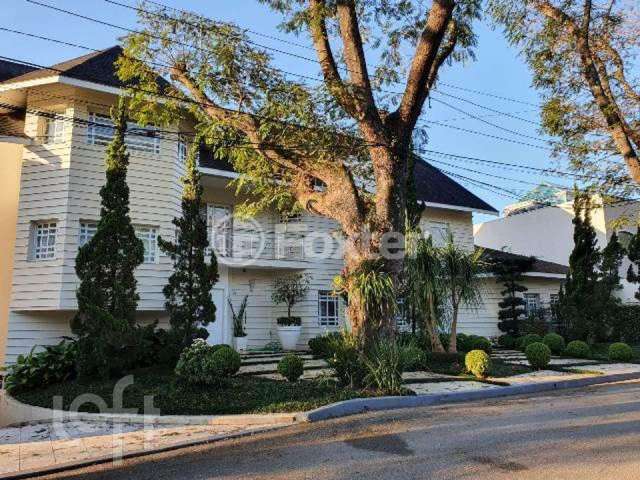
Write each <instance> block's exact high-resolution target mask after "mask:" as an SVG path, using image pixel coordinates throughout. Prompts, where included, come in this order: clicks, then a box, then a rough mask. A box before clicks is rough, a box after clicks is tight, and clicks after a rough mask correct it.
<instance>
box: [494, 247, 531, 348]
mask: <svg viewBox="0 0 640 480" xmlns="http://www.w3.org/2000/svg"><path fill="white" fill-rule="evenodd" d="M534 263H535V258H534V257H521V256H507V257H501V256H500V257H498V258H497V259H496V260H494V261H492V262H491V271H492V272H493V274H494V275H495V276H496V282H497V283H500V284H502V285H503V286H504V290H502V291H501V292H500V294H501V295H502V300H501V301H500V302H499V303H498V306H499V307H500V310H499V311H498V319H499V320H500V322H499V323H498V328H499V329H500V331H502V332H505V333H507V334H509V335H512V336H514V337H517V336H518V335H519V334H520V322H521V320H522V319H523V318H524V317H525V315H526V310H525V308H524V307H525V301H524V299H523V298H522V296H521V295H519V294H521V293H523V292H526V291H527V290H528V289H527V287H525V286H524V285H522V283H521V282H522V281H523V279H524V277H523V275H524V274H525V273H526V272H528V271H530V270H531V269H532V268H533V264H534Z"/></svg>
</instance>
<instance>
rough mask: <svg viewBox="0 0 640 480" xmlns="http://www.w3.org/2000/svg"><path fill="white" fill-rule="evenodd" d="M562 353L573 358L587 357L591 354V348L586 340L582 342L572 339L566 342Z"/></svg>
mask: <svg viewBox="0 0 640 480" xmlns="http://www.w3.org/2000/svg"><path fill="white" fill-rule="evenodd" d="M564 354H565V355H566V356H567V357H573V358H589V357H590V356H591V349H590V348H589V345H588V344H587V343H586V342H583V341H582V340H573V341H572V342H569V343H568V344H567V348H565V350H564Z"/></svg>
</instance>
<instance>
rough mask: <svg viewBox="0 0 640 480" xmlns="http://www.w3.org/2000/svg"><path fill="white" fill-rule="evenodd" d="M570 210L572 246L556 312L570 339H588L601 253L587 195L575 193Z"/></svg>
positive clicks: (593, 318) (595, 314)
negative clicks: (571, 211) (572, 214)
mask: <svg viewBox="0 0 640 480" xmlns="http://www.w3.org/2000/svg"><path fill="white" fill-rule="evenodd" d="M573 210H574V217H573V241H574V247H573V251H572V252H571V255H570V256H569V272H568V273H567V279H566V281H565V285H564V295H563V296H562V297H561V298H560V302H561V304H560V305H559V310H558V312H559V314H560V320H561V322H562V323H563V324H564V328H565V330H566V334H567V335H568V336H569V337H570V338H572V339H580V340H589V339H590V338H589V337H590V336H591V335H592V333H593V330H594V328H593V326H594V325H595V324H596V323H597V322H598V321H599V319H598V316H599V315H600V314H599V312H598V308H597V305H596V303H597V302H595V300H596V297H595V293H596V289H597V284H598V280H599V274H598V271H597V267H598V264H599V262H600V251H599V249H598V247H597V239H596V231H595V229H594V228H593V225H592V224H591V200H590V198H589V195H588V194H586V193H581V192H578V191H577V190H576V191H575V196H574V202H573Z"/></svg>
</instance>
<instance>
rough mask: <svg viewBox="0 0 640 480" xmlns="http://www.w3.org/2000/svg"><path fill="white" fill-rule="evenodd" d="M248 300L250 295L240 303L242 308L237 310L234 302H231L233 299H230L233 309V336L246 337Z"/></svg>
mask: <svg viewBox="0 0 640 480" xmlns="http://www.w3.org/2000/svg"><path fill="white" fill-rule="evenodd" d="M247 300H249V295H245V296H244V298H243V299H242V302H241V303H240V308H238V311H237V312H236V311H235V309H234V308H233V303H231V299H229V308H230V309H231V316H232V317H233V336H234V337H246V336H247V332H246V331H245V329H244V327H245V324H246V319H247V318H246V317H247Z"/></svg>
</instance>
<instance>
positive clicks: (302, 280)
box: [271, 273, 309, 325]
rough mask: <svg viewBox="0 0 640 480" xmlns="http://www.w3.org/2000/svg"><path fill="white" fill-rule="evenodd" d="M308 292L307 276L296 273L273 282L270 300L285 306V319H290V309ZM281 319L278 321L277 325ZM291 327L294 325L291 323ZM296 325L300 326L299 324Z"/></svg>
mask: <svg viewBox="0 0 640 480" xmlns="http://www.w3.org/2000/svg"><path fill="white" fill-rule="evenodd" d="M308 291H309V275H307V274H303V273H296V274H293V275H289V276H286V277H280V278H276V279H275V280H274V282H273V293H272V294H271V300H273V302H274V303H276V304H280V303H284V304H286V305H287V317H289V318H291V309H292V308H293V306H294V305H295V304H296V303H298V302H299V301H300V300H302V299H304V297H305V295H306V294H307V292H308ZM280 320H281V319H278V325H282V324H281V323H280ZM291 325H295V323H292V324H291ZM297 325H300V324H299V323H298V324H297Z"/></svg>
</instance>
